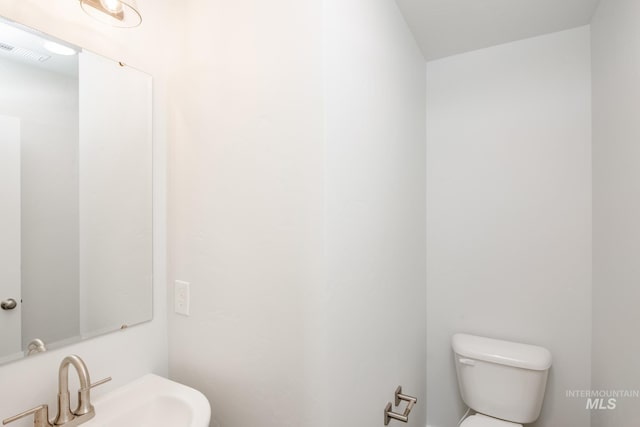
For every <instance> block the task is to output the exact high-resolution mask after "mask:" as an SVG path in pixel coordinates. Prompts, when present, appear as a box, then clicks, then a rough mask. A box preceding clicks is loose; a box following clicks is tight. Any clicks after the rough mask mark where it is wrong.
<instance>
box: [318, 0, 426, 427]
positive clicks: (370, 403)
mask: <svg viewBox="0 0 640 427" xmlns="http://www.w3.org/2000/svg"><path fill="white" fill-rule="evenodd" d="M324 4H325V6H324V25H325V27H324V40H325V46H324V51H325V64H324V69H325V73H326V74H325V85H324V86H325V107H324V111H325V113H324V114H325V132H326V137H325V144H326V147H325V190H324V191H325V215H326V217H325V238H326V239H325V253H326V276H325V277H326V284H325V295H324V298H323V300H322V305H323V306H322V310H321V311H324V312H325V314H324V315H325V317H326V321H327V330H326V334H327V348H326V363H325V366H324V369H325V370H326V372H323V371H322V369H319V371H320V372H322V374H323V375H325V378H326V380H325V381H326V385H327V387H328V388H327V390H326V392H327V396H328V398H327V400H326V401H325V404H326V405H328V408H330V410H329V411H328V414H329V415H330V417H329V418H328V419H326V420H325V422H324V423H323V424H321V425H323V426H329V425H335V426H376V425H383V424H382V416H381V414H382V412H381V411H383V410H384V408H385V405H386V404H387V402H389V401H392V400H393V396H394V395H393V393H394V391H395V389H396V387H397V386H398V385H402V386H403V391H404V392H405V393H407V394H410V395H414V396H417V397H418V399H419V402H418V404H417V406H416V407H415V409H414V411H413V412H412V413H411V416H410V422H409V424H408V425H409V426H420V427H424V425H425V423H426V402H425V397H426V390H425V381H424V378H425V374H426V373H425V369H426V365H425V357H426V338H425V337H426V307H425V306H426V303H425V301H426V288H425V280H426V268H425V259H426V254H425V125H424V117H425V112H426V110H425V78H424V73H425V62H424V59H423V58H422V54H421V53H420V50H419V48H418V46H417V44H416V42H415V41H414V39H413V37H412V35H411V32H410V31H409V29H408V27H407V25H406V23H405V21H404V19H403V17H402V15H401V13H400V11H399V9H398V7H397V5H396V3H395V2H394V1H388V0H325V1H324ZM345 393H346V394H348V395H351V396H352V398H350V399H349V398H346V396H345ZM403 410H404V406H403V407H402V408H397V409H396V412H402V411H403Z"/></svg>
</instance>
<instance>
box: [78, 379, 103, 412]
mask: <svg viewBox="0 0 640 427" xmlns="http://www.w3.org/2000/svg"><path fill="white" fill-rule="evenodd" d="M109 381H111V377H107V378H104V379H101V380H100V381H96V382H95V383H93V384H89V387H87V388H81V389H80V390H78V407H77V408H76V410H75V411H73V415H76V416H81V415H86V414H90V413H93V412H94V411H95V410H94V409H93V405H92V404H91V394H90V393H89V392H90V391H91V389H92V388H94V387H98V386H99V385H102V384H104V383H108V382H109Z"/></svg>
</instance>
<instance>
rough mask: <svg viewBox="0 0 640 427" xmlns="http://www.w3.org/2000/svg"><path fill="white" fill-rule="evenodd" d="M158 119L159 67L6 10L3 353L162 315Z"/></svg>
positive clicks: (0, 162)
mask: <svg viewBox="0 0 640 427" xmlns="http://www.w3.org/2000/svg"><path fill="white" fill-rule="evenodd" d="M150 127H151V77H150V76H148V75H147V74H145V73H142V72H140V71H138V70H135V69H133V68H131V67H127V66H124V65H122V64H120V63H118V62H115V61H111V60H108V59H105V58H103V57H100V56H98V55H95V54H92V53H90V52H87V51H85V50H82V49H80V48H77V47H75V46H73V45H70V44H68V43H65V42H62V41H60V40H55V39H52V38H51V37H48V36H46V35H43V34H41V33H38V32H36V31H31V30H28V29H26V28H25V27H22V26H20V25H17V24H14V23H11V22H8V21H5V20H1V19H0V236H2V238H1V239H0V301H1V302H3V304H2V309H0V362H3V361H4V362H6V361H10V360H14V359H17V358H20V357H22V356H23V355H25V354H26V353H28V352H31V353H37V352H40V351H44V350H45V349H51V348H55V347H59V346H62V345H64V344H67V343H72V342H76V341H78V340H81V339H84V338H88V337H92V336H95V335H98V334H102V333H105V332H109V331H113V330H118V329H121V328H123V327H127V326H131V325H135V324H137V323H140V322H144V321H147V320H150V319H151V316H152V296H151V293H152V217H151V212H152V199H151V166H152V165H151V128H150ZM12 300H13V301H15V302H16V303H15V304H11V301H12Z"/></svg>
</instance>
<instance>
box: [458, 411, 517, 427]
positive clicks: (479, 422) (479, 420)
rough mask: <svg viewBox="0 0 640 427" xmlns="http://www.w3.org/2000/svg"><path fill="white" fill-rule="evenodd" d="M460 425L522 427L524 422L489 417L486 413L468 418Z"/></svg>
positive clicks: (471, 426)
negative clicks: (518, 422)
mask: <svg viewBox="0 0 640 427" xmlns="http://www.w3.org/2000/svg"><path fill="white" fill-rule="evenodd" d="M460 427H522V424H516V423H512V422H509V421H504V420H499V419H497V418H493V417H488V416H486V415H482V414H476V415H472V416H470V417H469V418H466V419H465V420H464V421H463V422H462V424H460Z"/></svg>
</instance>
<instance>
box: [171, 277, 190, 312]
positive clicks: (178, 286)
mask: <svg viewBox="0 0 640 427" xmlns="http://www.w3.org/2000/svg"><path fill="white" fill-rule="evenodd" d="M190 286H191V284H190V283H189V282H183V281H182V280H176V282H175V286H174V293H173V311H175V312H176V313H178V314H182V315H183V316H188V315H189V302H190V300H191V295H190V289H189V288H190Z"/></svg>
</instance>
